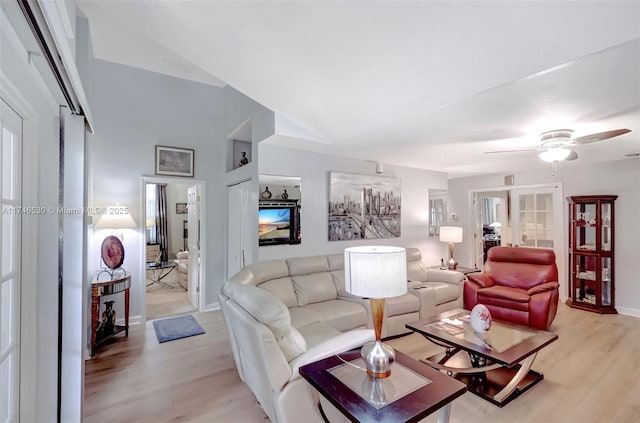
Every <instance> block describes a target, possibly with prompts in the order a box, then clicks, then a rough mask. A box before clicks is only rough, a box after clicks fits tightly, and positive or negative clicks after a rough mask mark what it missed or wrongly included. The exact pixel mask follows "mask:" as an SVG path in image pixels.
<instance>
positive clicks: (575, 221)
mask: <svg viewBox="0 0 640 423" xmlns="http://www.w3.org/2000/svg"><path fill="white" fill-rule="evenodd" d="M616 198H617V196H615V195H591V196H573V197H568V198H567V201H568V203H569V260H570V267H569V284H570V288H569V298H568V299H567V305H569V306H570V307H573V308H578V309H582V310H587V311H592V312H596V313H617V312H616V309H615V305H614V299H615V289H614V280H615V276H614V269H615V267H614V243H613V236H614V231H613V227H614V220H613V218H614V202H615V200H616ZM605 222H606V224H605Z"/></svg>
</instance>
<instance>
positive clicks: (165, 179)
mask: <svg viewBox="0 0 640 423" xmlns="http://www.w3.org/2000/svg"><path fill="white" fill-rule="evenodd" d="M147 184H179V185H185V186H186V187H187V188H188V187H190V186H194V185H197V186H198V187H199V191H200V240H201V241H202V242H200V292H199V298H198V302H199V304H198V311H204V309H205V298H207V296H206V292H207V284H205V283H203V281H204V280H205V278H204V275H206V269H207V243H206V238H205V237H204V236H203V234H206V233H207V212H206V203H207V202H206V198H205V192H206V182H205V181H204V180H203V179H186V178H180V177H171V176H142V178H141V179H140V193H141V194H140V198H141V203H140V215H139V216H138V218H139V220H138V221H139V222H144V221H145V220H146V205H147V190H146V186H147ZM143 234H144V231H143ZM140 239H141V242H140V275H141V277H139V278H138V284H139V292H140V293H141V295H140V299H139V305H140V310H141V316H140V318H141V321H142V322H143V323H144V322H146V321H147V298H146V297H147V296H146V292H147V291H146V275H147V269H146V259H145V257H146V256H147V254H146V245H147V241H146V236H144V235H143V236H142V237H141V238H140Z"/></svg>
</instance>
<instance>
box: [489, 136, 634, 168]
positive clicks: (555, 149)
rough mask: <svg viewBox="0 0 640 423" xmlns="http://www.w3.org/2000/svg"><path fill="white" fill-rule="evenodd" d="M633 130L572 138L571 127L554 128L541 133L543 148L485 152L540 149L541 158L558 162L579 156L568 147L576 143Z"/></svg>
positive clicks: (586, 142)
mask: <svg viewBox="0 0 640 423" xmlns="http://www.w3.org/2000/svg"><path fill="white" fill-rule="evenodd" d="M628 132H631V130H630V129H614V130H611V131H604V132H598V133H596V134H590V135H585V136H582V137H578V138H571V134H572V133H573V131H572V130H571V129H554V130H552V131H547V132H543V133H542V134H540V143H541V144H542V146H541V148H526V149H520V150H501V151H485V154H494V153H517V152H521V151H540V154H539V155H540V158H541V159H542V160H544V161H545V162H549V163H557V162H561V161H563V160H567V161H571V160H575V159H577V158H578V153H576V152H575V151H574V150H572V149H570V148H567V147H572V146H574V145H581V144H591V143H594V142H598V141H604V140H608V139H610V138H614V137H617V136H619V135H623V134H626V133H628Z"/></svg>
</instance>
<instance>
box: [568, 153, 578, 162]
mask: <svg viewBox="0 0 640 423" xmlns="http://www.w3.org/2000/svg"><path fill="white" fill-rule="evenodd" d="M577 158H578V153H576V152H575V151H573V150H571V153H569V155H568V156H567V158H566V159H565V160H566V161H568V162H570V161H572V160H575V159H577Z"/></svg>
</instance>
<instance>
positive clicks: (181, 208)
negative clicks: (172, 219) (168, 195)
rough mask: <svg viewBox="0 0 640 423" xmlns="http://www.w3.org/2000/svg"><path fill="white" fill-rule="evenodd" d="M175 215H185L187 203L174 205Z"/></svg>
mask: <svg viewBox="0 0 640 423" xmlns="http://www.w3.org/2000/svg"><path fill="white" fill-rule="evenodd" d="M176 214H187V203H176Z"/></svg>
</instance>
